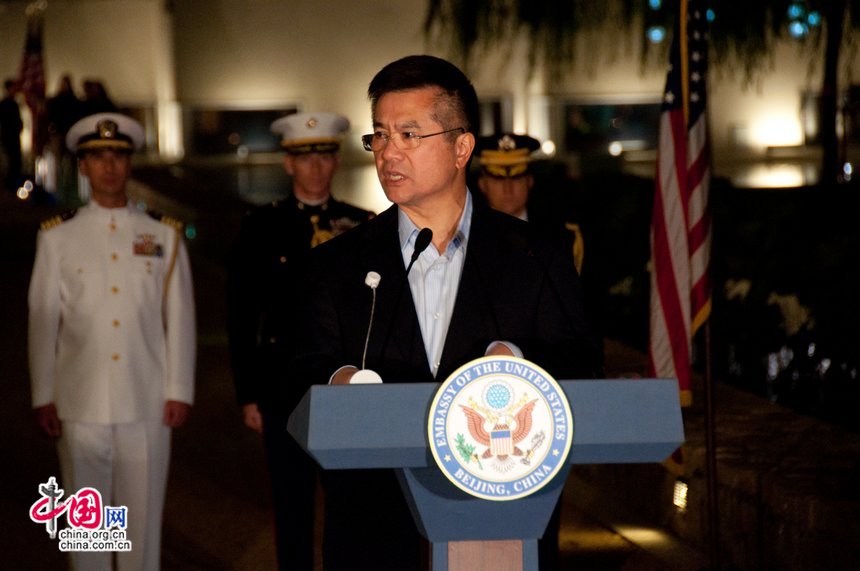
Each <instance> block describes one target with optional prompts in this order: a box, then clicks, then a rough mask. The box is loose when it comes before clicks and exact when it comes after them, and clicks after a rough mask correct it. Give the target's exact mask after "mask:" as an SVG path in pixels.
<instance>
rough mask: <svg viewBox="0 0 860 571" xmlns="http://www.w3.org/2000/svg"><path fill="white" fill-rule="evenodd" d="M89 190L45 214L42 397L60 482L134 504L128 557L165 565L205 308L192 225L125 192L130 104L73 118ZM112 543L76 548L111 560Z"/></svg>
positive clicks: (72, 144) (122, 558) (133, 130)
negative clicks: (173, 437) (167, 523)
mask: <svg viewBox="0 0 860 571" xmlns="http://www.w3.org/2000/svg"><path fill="white" fill-rule="evenodd" d="M66 142H67V145H68V147H69V149H71V150H73V151H75V152H76V154H77V156H78V159H79V168H80V169H81V172H82V174H84V175H85V176H87V177H88V178H89V179H90V184H91V187H92V198H91V200H90V202H89V203H88V204H87V205H85V206H83V207H82V208H80V209H78V210H77V211H72V212H68V213H65V214H63V215H59V216H57V217H55V218H53V219H51V220H48V221H46V222H45V223H43V225H42V228H41V230H40V231H39V234H38V239H37V249H36V260H35V264H34V267H33V274H32V278H31V282H30V291H29V310H30V314H29V325H30V327H29V358H30V374H31V382H32V397H33V399H32V402H33V406H34V408H35V409H36V414H37V420H38V422H39V424H40V426H41V427H42V428H43V430H44V431H45V432H46V433H48V434H50V435H52V436H58V437H59V439H58V452H59V458H60V466H61V469H62V487H63V488H65V489H66V490H67V492H68V493H67V495H70V494H72V493H75V492H77V491H78V490H79V489H80V488H83V487H87V486H88V487H92V488H95V489H96V490H98V491H99V492H100V493H101V494H102V498H103V502H104V504H105V505H112V506H126V507H127V508H128V512H127V521H128V530H127V531H128V539H130V540H131V542H132V550H131V551H130V552H119V553H117V554H116V560H117V567H118V568H119V569H146V570H149V569H158V568H159V565H160V551H161V549H160V548H161V545H160V544H161V520H162V512H163V507H164V496H165V487H166V484H167V469H168V462H169V456H170V431H171V428H172V427H176V426H179V425H181V424H182V423H183V422H184V420H185V418H186V417H187V415H188V412H189V408H190V405H191V403H192V400H193V396H194V363H195V345H196V337H195V317H194V299H193V291H192V281H191V271H190V266H189V261H188V254H187V252H186V249H185V244H184V242H183V237H182V232H181V225H180V224H179V223H178V222H177V221H175V220H172V219H170V218H167V217H163V216H158V215H151V214H149V213H146V212H142V211H140V210H138V209H137V208H135V207H134V206H133V205H132V204H131V203H130V202H129V201H128V200H127V198H126V195H125V185H126V182H127V180H128V178H129V176H130V172H131V171H130V168H131V167H130V161H131V158H130V155H131V153H132V151H133V150H134V149H136V148H139V147H140V146H141V144H142V142H143V128H142V127H141V126H140V125H139V124H138V123H137V122H135V121H134V120H132V119H130V118H128V117H126V116H124V115H119V114H114V113H104V114H97V115H92V116H89V117H85V118H84V119H81V120H80V121H78V122H77V123H75V125H73V126H72V128H71V129H70V130H69V133H68V136H67V140H66ZM112 557H113V553H111V552H102V553H90V552H87V553H84V552H78V553H72V564H73V566H74V567H75V568H77V569H86V570H87V571H89V570H95V569H110V568H111V566H112V565H111V562H112Z"/></svg>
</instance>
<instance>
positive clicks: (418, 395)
mask: <svg viewBox="0 0 860 571" xmlns="http://www.w3.org/2000/svg"><path fill="white" fill-rule="evenodd" d="M559 384H560V385H561V386H562V389H563V390H564V392H565V395H566V396H567V399H568V401H569V403H570V407H571V411H572V414H573V421H574V434H573V445H572V447H571V450H570V454H569V456H568V458H567V463H566V467H565V468H564V470H562V471H561V472H559V473H558V474H557V476H556V477H555V478H554V479H553V480H552V481H550V482H549V483H548V484H546V485H545V486H543V487H542V488H541V489H540V490H538V491H537V492H535V493H534V494H532V495H529V496H526V497H524V498H521V499H518V500H512V501H491V500H485V499H481V498H477V497H474V496H471V495H469V494H467V493H465V492H463V491H462V490H460V489H459V488H457V487H456V486H454V484H452V483H451V482H449V481H448V479H447V478H446V477H445V476H444V475H443V473H442V471H441V470H440V469H439V468H438V467H437V466H436V463H435V461H434V459H433V456H432V453H431V451H430V448H429V444H428V440H427V424H426V423H427V414H428V412H429V409H430V406H431V403H432V401H433V397H434V396H435V393H436V390H437V389H438V388H439V384H438V383H383V384H378V385H348V386H326V385H317V386H313V387H311V388H310V389H309V390H308V392H307V393H306V394H305V396H304V397H303V399H302V401H301V402H300V403H299V405H298V406H297V407H296V409H295V410H294V411H293V414H292V415H291V416H290V419H289V423H288V425H287V430H288V431H289V432H290V434H291V435H292V436H293V437H294V438H295V439H296V440H297V441H298V443H299V444H300V445H301V446H302V447H303V448H304V449H305V450H306V451H307V452H308V453H309V454H310V455H311V456H312V457H313V458H314V459H315V460H316V461H317V462H318V463H319V465H320V466H321V467H322V468H323V469H325V470H339V469H362V468H365V469H367V468H393V469H396V471H397V477H398V480H399V481H400V485H401V488H402V490H403V493H404V495H405V497H406V500H407V502H408V504H409V508H410V510H411V511H412V516H413V517H414V519H415V523H416V525H417V527H418V530H419V531H420V532H421V534H422V535H423V536H424V537H426V538H427V539H428V540H429V541H430V543H431V545H432V553H431V560H432V561H431V563H432V568H433V570H434V571H449V570H450V571H455V570H460V569H480V568H482V567H487V568H506V569H526V570H531V569H535V570H536V569H537V568H538V563H537V561H538V559H537V539H538V538H539V537H540V536H542V535H543V532H544V529H545V528H546V525H547V522H548V521H549V518H550V516H551V515H552V511H553V509H554V508H555V505H556V503H557V502H558V500H559V497H560V496H561V492H562V489H563V488H564V484H565V480H566V479H567V474H568V472H569V471H570V466H571V464H613V463H614V464H617V463H648V462H660V461H662V460H664V459H665V458H666V457H668V456H669V455H670V454H671V453H672V452H673V451H674V450H675V449H676V448H678V446H680V445H681V443H682V442H683V441H684V427H683V423H682V418H681V409H680V406H679V400H678V398H679V397H678V384H677V381H675V380H674V379H635V380H630V379H615V380H571V381H560V383H559ZM499 562H504V566H503V567H499Z"/></svg>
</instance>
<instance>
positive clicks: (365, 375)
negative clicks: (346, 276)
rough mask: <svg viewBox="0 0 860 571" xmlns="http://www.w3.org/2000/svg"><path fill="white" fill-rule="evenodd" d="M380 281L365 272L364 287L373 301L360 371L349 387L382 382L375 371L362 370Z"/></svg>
mask: <svg viewBox="0 0 860 571" xmlns="http://www.w3.org/2000/svg"><path fill="white" fill-rule="evenodd" d="M381 280H382V276H380V275H379V274H378V273H376V272H373V271H371V272H367V275H366V276H364V285H366V286H367V287H369V288H370V290H371V291H372V292H373V301H372V302H371V304H370V319H369V320H368V322H367V335H366V336H365V338H364V352H362V354H361V370H360V371H356V373H355V374H354V375H353V376H352V378H351V379H350V380H349V384H351V385H365V384H377V383H381V382H382V377H380V376H379V373H377V372H376V371H371V370H369V369H365V368H364V363H365V359H366V358H367V345H368V344H369V343H370V331H371V329H373V314H374V312H375V311H376V288H377V287H379V282H380V281H381Z"/></svg>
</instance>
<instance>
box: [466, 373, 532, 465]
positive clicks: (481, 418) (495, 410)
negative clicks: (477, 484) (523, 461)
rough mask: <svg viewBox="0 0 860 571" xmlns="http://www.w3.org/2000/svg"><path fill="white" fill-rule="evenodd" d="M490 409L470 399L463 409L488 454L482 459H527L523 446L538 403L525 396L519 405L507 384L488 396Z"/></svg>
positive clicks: (496, 385) (495, 386)
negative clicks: (514, 400) (516, 457)
mask: <svg viewBox="0 0 860 571" xmlns="http://www.w3.org/2000/svg"><path fill="white" fill-rule="evenodd" d="M483 397H484V398H483V399H482V400H484V402H485V404H486V406H484V405H481V404H478V403H477V402H475V401H474V400H473V399H469V401H468V406H467V405H460V408H461V409H462V410H463V414H465V415H466V419H467V426H468V429H469V434H470V435H471V436H472V438H473V439H474V440H475V442H477V443H478V444H479V445H481V446H485V447H486V450H485V451H484V452H483V453H482V454H481V458H494V457H495V458H497V459H499V460H502V461H504V460H506V459H507V458H508V457H509V456H524V455H525V454H526V452H524V451H523V450H522V449H521V448H520V447H519V446H517V445H518V444H519V443H520V442H522V441H523V440H524V439H525V438H526V437H527V436H528V435H529V433H530V432H531V430H532V413H533V411H534V408H535V404H536V402H537V400H531V401H529V400H528V398H527V397H526V396H525V395H524V396H523V397H522V398H520V399H519V400H518V401H516V402H512V400H513V391H512V390H511V388H510V386H508V384H507V383H493V384H491V385H490V386H489V387H488V388H487V390H486V391H485V392H484V395H483Z"/></svg>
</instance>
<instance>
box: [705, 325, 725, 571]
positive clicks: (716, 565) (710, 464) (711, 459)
mask: <svg viewBox="0 0 860 571" xmlns="http://www.w3.org/2000/svg"><path fill="white" fill-rule="evenodd" d="M711 365H712V361H711V320H710V319H708V321H706V322H705V387H704V388H705V391H704V392H705V474H706V478H705V482H706V486H707V498H708V499H707V502H708V553H709V560H710V563H711V569H720V567H721V561H720V513H719V503H718V501H717V443H716V430H715V428H716V427H715V422H714V420H715V419H714V416H715V414H714V380H713V375H712V366H711Z"/></svg>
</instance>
